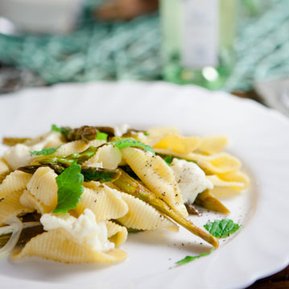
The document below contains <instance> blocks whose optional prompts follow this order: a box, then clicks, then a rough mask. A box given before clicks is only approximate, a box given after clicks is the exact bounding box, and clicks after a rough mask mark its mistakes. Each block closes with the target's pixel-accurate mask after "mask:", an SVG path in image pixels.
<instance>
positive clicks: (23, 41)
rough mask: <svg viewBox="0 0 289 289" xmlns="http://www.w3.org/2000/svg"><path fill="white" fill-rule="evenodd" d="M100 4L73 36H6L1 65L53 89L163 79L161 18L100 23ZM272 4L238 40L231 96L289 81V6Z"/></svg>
mask: <svg viewBox="0 0 289 289" xmlns="http://www.w3.org/2000/svg"><path fill="white" fill-rule="evenodd" d="M247 1H248V0H247ZM255 1H257V0H255ZM267 1H269V0H267ZM264 2H265V1H264ZM268 3H269V2H266V5H267V6H268ZM98 4H99V0H97V1H93V0H89V1H87V2H86V6H85V8H84V12H83V15H84V16H83V18H82V23H81V24H80V25H79V28H78V29H77V30H76V31H75V32H73V33H71V34H70V35H64V36H33V35H23V36H7V35H1V34H0V62H3V63H6V64H9V65H15V66H16V67H21V68H24V69H26V70H27V69H28V70H30V71H33V72H35V73H36V74H37V75H39V76H40V77H41V78H42V79H43V80H44V82H45V83H47V84H54V83H59V82H83V81H92V80H110V79H140V80H154V79H160V78H161V72H162V63H161V57H160V45H161V33H160V26H159V16H158V15H157V14H153V15H148V16H143V17H139V18H137V19H134V20H132V21H130V22H123V23H114V24H111V23H100V22H96V21H95V20H93V19H92V18H91V16H90V15H91V10H92V7H94V6H96V5H98ZM270 4H271V5H272V6H271V8H270V9H267V10H266V11H265V12H264V13H263V14H262V16H261V17H259V16H255V14H258V11H254V9H255V8H256V7H252V9H251V11H253V13H252V14H253V16H252V15H251V16H250V17H248V18H247V19H246V20H244V21H243V24H242V27H241V30H240V33H239V35H238V38H237V40H236V57H237V62H236V67H235V70H234V72H233V73H232V76H231V78H230V79H229V80H228V82H227V84H226V87H225V89H226V90H229V91H231V90H250V89H251V88H252V85H253V84H254V82H256V81H261V80H265V79H270V78H279V77H285V76H289V52H288V51H289V37H288V35H289V1H288V0H270ZM259 5H261V6H262V2H261V4H260V3H259Z"/></svg>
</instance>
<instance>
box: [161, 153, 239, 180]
mask: <svg viewBox="0 0 289 289" xmlns="http://www.w3.org/2000/svg"><path fill="white" fill-rule="evenodd" d="M156 151H157V152H158V153H161V154H162V153H166V152H165V151H164V150H161V149H158V150H156ZM172 155H173V156H175V157H179V158H182V159H185V160H188V161H193V162H195V163H197V164H198V165H199V166H200V167H201V169H203V170H204V171H205V172H206V173H207V174H210V175H213V174H227V173H231V172H235V171H238V170H239V169H240V167H241V162H240V161H239V160H238V159H237V158H236V157H234V156H232V155H230V154H228V153H224V152H221V153H217V154H213V155H202V154H198V153H189V154H177V153H173V154H172Z"/></svg>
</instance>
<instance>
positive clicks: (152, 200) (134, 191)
mask: <svg viewBox="0 0 289 289" xmlns="http://www.w3.org/2000/svg"><path fill="white" fill-rule="evenodd" d="M120 172H121V174H120V176H119V178H118V179H116V180H115V181H114V182H113V183H114V184H115V185H116V186H117V187H118V188H119V189H120V190H122V191H124V192H126V193H128V194H130V195H133V196H135V197H137V198H139V199H141V200H143V201H144V202H146V203H148V204H150V205H151V206H153V207H154V208H155V209H157V210H158V211H159V212H160V213H162V214H163V215H165V216H166V217H168V218H170V219H172V220H173V221H175V222H176V223H178V224H179V225H181V226H183V227H184V228H186V229H187V230H188V231H190V232H191V233H193V234H194V235H197V236H198V237H200V238H202V239H203V240H205V241H206V242H208V243H210V244H211V245H212V246H214V247H215V248H217V247H218V246H219V243H218V240H217V239H216V238H215V237H214V236H212V235H210V234H209V233H207V232H205V231H203V230H202V229H200V228H198V227H197V226H195V225H194V224H193V223H192V222H190V221H189V220H187V219H185V218H184V217H183V216H182V215H180V213H178V212H176V211H175V210H173V209H172V208H171V207H170V206H169V205H168V204H167V203H166V202H164V201H163V200H162V199H160V198H158V197H156V196H155V195H154V194H153V193H152V192H150V191H149V190H148V189H147V188H146V187H144V186H143V185H142V184H141V183H140V182H138V181H136V180H134V179H133V178H132V177H130V176H129V175H128V174H126V173H125V172H124V171H122V170H120Z"/></svg>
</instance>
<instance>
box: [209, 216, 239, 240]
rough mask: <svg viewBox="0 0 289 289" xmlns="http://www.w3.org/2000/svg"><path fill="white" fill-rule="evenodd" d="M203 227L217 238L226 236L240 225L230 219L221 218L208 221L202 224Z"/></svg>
mask: <svg viewBox="0 0 289 289" xmlns="http://www.w3.org/2000/svg"><path fill="white" fill-rule="evenodd" d="M204 228H205V229H206V230H207V231H209V232H210V234H212V235H213V236H215V237H217V238H226V237H228V236H230V235H231V234H233V233H235V232H236V231H237V230H238V229H239V228H240V225H239V224H236V223H234V221H233V220H231V219H222V220H216V221H214V222H208V223H207V224H206V225H204Z"/></svg>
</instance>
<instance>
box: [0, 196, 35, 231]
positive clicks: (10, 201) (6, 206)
mask: <svg viewBox="0 0 289 289" xmlns="http://www.w3.org/2000/svg"><path fill="white" fill-rule="evenodd" d="M21 195H22V191H16V192H13V193H10V194H7V195H6V196H4V197H2V198H0V226H2V225H3V224H6V223H7V221H8V220H9V219H10V218H12V217H14V216H18V215H22V214H24V213H28V212H31V211H33V210H31V209H29V208H27V207H25V206H23V205H22V204H21V203H20V201H19V198H20V196H21Z"/></svg>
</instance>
